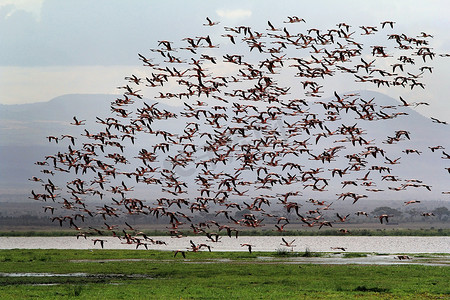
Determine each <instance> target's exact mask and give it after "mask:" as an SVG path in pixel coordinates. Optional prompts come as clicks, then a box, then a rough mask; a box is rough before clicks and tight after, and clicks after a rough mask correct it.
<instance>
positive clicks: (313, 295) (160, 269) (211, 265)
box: [0, 250, 450, 299]
mask: <svg viewBox="0 0 450 300" xmlns="http://www.w3.org/2000/svg"><path fill="white" fill-rule="evenodd" d="M301 254H302V253H300V254H299V255H301ZM276 255H277V253H259V252H258V253H253V254H250V253H244V252H242V253H237V252H234V253H233V252H228V253H214V252H211V253H209V252H199V253H188V256H187V259H183V258H182V257H180V256H177V257H175V258H174V257H173V253H172V252H164V251H133V250H94V251H90V250H81V251H80V250H76V251H75V250H0V262H1V263H0V273H13V272H15V273H21V272H27V273H57V274H60V275H59V276H38V274H35V275H34V276H27V277H25V276H5V275H0V295H1V296H2V298H3V299H25V298H31V297H33V298H35V297H39V298H43V299H55V298H67V297H80V298H82V299H136V298H138V299H142V298H145V299H149V298H150V299H230V298H232V299H236V298H239V299H261V298H263V299H299V298H301V299H321V298H322V299H349V298H354V297H358V298H366V299H375V298H376V299H379V298H404V299H408V298H409V299H420V298H423V299H433V298H439V297H442V298H446V297H450V286H449V285H448V282H449V280H450V268H449V267H431V266H419V265H396V266H361V265H314V264H301V265H299V264H285V263H280V262H281V261H282V258H278V260H279V261H278V262H274V261H271V260H264V259H260V258H258V257H261V256H272V257H276ZM205 262H207V263H205ZM81 273H83V274H81ZM61 274H66V275H70V276H63V275H61Z"/></svg>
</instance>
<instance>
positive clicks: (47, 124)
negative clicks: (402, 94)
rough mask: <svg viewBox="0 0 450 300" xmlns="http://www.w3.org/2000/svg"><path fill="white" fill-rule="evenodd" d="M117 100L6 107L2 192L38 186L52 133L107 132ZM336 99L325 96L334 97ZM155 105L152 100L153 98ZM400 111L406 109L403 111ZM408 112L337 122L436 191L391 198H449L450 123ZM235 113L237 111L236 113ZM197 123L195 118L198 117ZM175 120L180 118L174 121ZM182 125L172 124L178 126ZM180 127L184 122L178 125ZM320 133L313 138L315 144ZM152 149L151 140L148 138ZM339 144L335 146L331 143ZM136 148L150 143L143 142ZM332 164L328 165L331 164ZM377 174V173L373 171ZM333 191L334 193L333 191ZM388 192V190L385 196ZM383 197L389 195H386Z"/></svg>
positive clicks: (0, 131) (75, 98) (379, 98)
mask: <svg viewBox="0 0 450 300" xmlns="http://www.w3.org/2000/svg"><path fill="white" fill-rule="evenodd" d="M359 93H360V95H361V98H363V99H366V100H370V99H371V98H373V97H375V100H374V102H375V103H376V104H377V105H378V106H383V105H384V106H388V105H399V104H400V102H399V101H397V100H395V99H393V98H390V97H388V96H386V95H383V94H380V93H377V92H370V91H359ZM114 99H116V96H115V95H82V94H73V95H64V96H60V97H57V98H54V99H52V100H50V101H49V102H42V103H33V104H23V105H0V137H1V138H0V162H1V164H0V193H1V194H27V193H29V191H30V190H31V189H32V188H33V186H34V185H32V184H31V182H30V181H28V178H31V177H32V176H36V175H39V168H38V167H37V166H36V165H34V162H36V161H38V160H43V157H44V156H45V155H49V154H54V153H55V151H57V150H56V149H57V148H55V145H54V143H51V144H50V143H49V142H48V140H47V139H46V137H47V136H49V135H53V136H60V135H61V134H74V135H77V134H80V133H82V132H83V130H84V128H87V129H88V130H90V131H95V130H102V129H103V127H101V125H99V124H98V123H96V122H95V121H96V117H97V116H98V117H101V118H106V117H108V116H111V109H110V102H111V101H112V100H114ZM330 99H331V98H328V99H326V98H324V99H320V100H321V101H325V102H326V101H327V100H328V101H329V100H330ZM148 102H149V103H150V104H151V103H152V101H151V100H148ZM158 107H163V108H166V109H168V110H171V111H175V112H178V113H179V112H180V111H182V110H183V107H169V106H167V105H164V104H160V106H158ZM399 110H400V109H399ZM401 110H402V111H404V112H406V113H407V114H408V115H405V116H400V117H397V118H394V119H390V120H384V121H362V120H360V119H354V118H353V116H354V115H352V117H347V116H345V117H343V118H344V119H343V120H339V121H336V124H337V125H341V124H343V123H345V124H347V125H350V124H355V123H357V124H358V126H359V127H362V128H364V129H366V130H367V133H368V134H367V137H368V138H369V136H370V137H371V138H375V139H376V141H377V146H378V147H381V148H386V149H389V153H390V155H392V157H389V158H390V159H396V158H398V157H401V160H400V162H401V164H400V165H399V166H398V167H397V165H396V166H392V167H393V168H395V170H396V175H398V176H399V177H402V178H405V179H406V178H410V179H411V178H417V179H420V180H423V181H425V182H426V183H427V184H430V185H431V186H432V191H431V192H428V191H426V190H425V189H416V190H415V191H413V190H411V192H409V193H408V192H406V193H404V192H401V193H395V192H391V193H389V197H391V198H399V199H404V198H410V197H412V196H417V197H421V198H429V199H433V200H446V199H447V200H449V201H450V195H445V194H442V193H441V192H442V191H449V190H450V174H448V172H447V171H446V170H445V169H444V168H445V167H450V160H443V159H441V156H442V155H441V153H442V152H440V151H442V150H439V151H436V152H435V153H432V152H431V151H430V149H428V147H429V146H436V145H442V146H443V147H445V148H447V150H448V151H447V152H450V138H449V137H450V126H446V125H442V124H435V123H433V122H432V121H431V120H430V119H429V118H427V117H424V116H422V115H421V114H419V113H417V112H416V111H414V110H413V109H410V108H409V107H404V108H402V109H401ZM230 114H231V112H230ZM74 116H76V117H77V118H78V119H83V120H86V124H87V125H86V127H82V128H81V126H72V125H70V123H71V122H73V119H72V118H73V117H74ZM194 121H195V120H194ZM174 123H175V122H174ZM176 125H177V124H168V125H167V126H169V128H170V127H172V126H176ZM178 125H179V124H178ZM400 129H401V130H407V131H408V132H410V136H411V140H405V141H402V142H400V143H397V144H392V145H388V144H382V141H384V140H386V138H387V136H393V135H395V131H396V130H400ZM314 139H315V137H312V138H311V141H310V142H312V143H314ZM145 142H146V145H147V147H148V145H149V144H148V143H149V141H145ZM332 146H336V144H332V143H331V144H330V147H332ZM135 147H136V148H139V147H142V148H143V147H145V146H143V144H140V143H139V142H137V145H135ZM409 148H411V149H419V150H420V151H422V154H421V155H417V154H414V153H413V154H405V153H404V152H402V151H404V150H405V149H409ZM328 167H329V166H328V165H326V166H325V167H324V168H328ZM373 172H375V171H373ZM340 187H341V186H340V185H339V186H337V187H329V190H330V191H331V192H333V191H336V192H339V190H340ZM330 194H331V195H333V193H328V195H330ZM385 195H386V194H385ZM380 197H386V196H381V195H380Z"/></svg>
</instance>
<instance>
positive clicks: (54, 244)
mask: <svg viewBox="0 0 450 300" xmlns="http://www.w3.org/2000/svg"><path fill="white" fill-rule="evenodd" d="M152 238H153V239H155V240H161V241H165V242H166V243H167V245H152V244H151V243H149V244H148V249H156V250H177V249H187V248H190V240H192V241H193V242H194V243H195V244H199V243H206V244H208V245H210V246H211V247H212V251H247V247H241V244H244V243H248V244H252V245H253V250H254V251H269V252H270V251H276V250H277V249H280V248H284V249H287V250H291V248H288V247H285V246H282V245H281V243H282V240H281V236H242V237H239V238H237V239H236V238H229V237H222V238H221V239H220V240H219V242H217V243H214V242H211V240H209V239H208V238H206V237H205V236H193V237H183V238H171V237H168V236H162V237H152ZM102 239H104V240H106V242H105V243H104V248H105V249H136V245H135V244H134V245H133V244H131V245H130V244H125V243H123V241H122V240H119V239H118V238H115V237H102ZM284 239H285V240H286V241H288V242H290V241H292V240H294V239H295V242H294V244H295V247H294V248H293V250H294V251H305V250H306V249H308V250H309V251H312V252H332V251H334V250H332V248H334V247H343V248H346V251H347V252H369V253H371V252H375V253H386V254H393V253H450V237H416V236H285V237H284ZM16 248H17V249H101V246H100V245H99V243H97V244H96V245H94V243H93V241H92V238H88V239H76V237H0V249H16ZM139 249H140V250H145V248H144V247H142V246H141V247H139ZM335 251H337V252H341V250H335Z"/></svg>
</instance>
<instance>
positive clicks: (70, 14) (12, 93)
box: [0, 0, 450, 121]
mask: <svg viewBox="0 0 450 300" xmlns="http://www.w3.org/2000/svg"><path fill="white" fill-rule="evenodd" d="M449 11H450V1H446V0H442V1H438V0H435V1H413V0H405V1H403V0H399V1H392V0H391V1H357V0H354V1H353V0H341V1H332V0H330V1H326V0H322V1H320V0H318V1H278V2H276V3H275V2H274V1H261V0H257V1H243V0H241V1H140V0H131V1H118V0H97V1H91V0H76V1H72V0H65V1H61V0H0V90H1V91H2V93H1V94H0V104H23V103H33V102H44V101H49V100H51V99H52V98H54V97H57V96H60V95H64V94H73V93H101V94H119V93H121V91H120V90H118V89H117V87H118V86H122V85H123V84H124V77H125V76H129V75H130V74H134V73H138V74H139V73H140V72H141V73H142V72H143V69H142V64H141V62H140V61H139V60H138V56H137V53H146V54H149V53H150V52H149V49H150V48H154V47H156V46H157V43H158V42H157V41H159V40H171V41H181V39H182V38H184V37H187V36H197V35H201V34H204V33H205V30H206V28H204V27H205V26H202V24H204V23H205V22H206V17H209V18H211V19H212V20H214V21H219V22H220V24H219V26H220V28H221V29H222V31H223V27H224V26H229V27H232V26H239V25H245V26H251V27H252V28H253V27H254V28H259V30H260V31H262V30H264V29H265V28H266V27H267V21H268V20H270V21H271V22H272V23H276V24H283V23H282V22H283V21H285V20H287V16H293V15H295V16H298V17H300V18H304V19H305V20H306V24H305V26H306V27H305V28H321V29H327V28H331V27H335V26H336V24H337V23H340V22H345V23H348V24H352V25H353V26H354V27H355V28H357V27H358V26H361V25H365V26H370V25H373V26H380V22H382V21H387V20H391V21H395V22H396V23H395V31H396V32H397V33H405V34H407V35H408V36H416V35H417V34H420V32H426V33H428V34H432V35H433V36H434V38H433V39H432V47H433V51H434V52H436V53H450V35H449V34H448V29H449V28H450V18H449V17H448V12H449ZM215 30H216V29H215ZM217 30H219V29H217ZM155 55H156V54H155ZM433 65H434V66H435V68H434V69H433V73H432V74H430V76H428V77H427V79H424V80H425V84H426V90H424V91H418V90H416V89H415V90H414V91H408V90H406V91H402V92H404V93H406V96H407V97H414V99H415V100H417V101H419V100H420V101H427V102H429V103H430V104H431V105H430V106H429V107H420V108H418V110H419V112H420V113H422V114H424V115H426V116H434V117H437V118H440V119H442V120H446V121H450V117H449V115H450V114H449V112H450V101H449V100H448V95H449V94H450V85H449V84H448V75H449V74H450V58H436V59H435V62H433ZM352 88H354V87H352V86H349V90H351V89H352ZM380 91H381V92H384V91H383V90H382V89H381V90H380ZM394 96H396V95H395V92H394Z"/></svg>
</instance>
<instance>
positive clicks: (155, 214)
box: [30, 16, 450, 257]
mask: <svg viewBox="0 0 450 300" xmlns="http://www.w3.org/2000/svg"><path fill="white" fill-rule="evenodd" d="M218 24H219V22H215V21H211V20H210V19H209V18H207V23H205V24H203V26H205V30H211V31H210V34H205V35H204V36H192V37H186V38H184V39H182V40H181V41H180V42H179V43H180V44H181V45H177V44H176V43H175V42H172V41H168V40H161V41H158V43H157V47H156V48H154V49H151V52H153V53H154V55H153V57H152V58H149V56H148V55H145V54H141V53H139V54H138V56H139V60H140V61H141V62H142V64H143V66H144V68H143V69H144V71H143V72H145V74H147V75H144V76H140V75H138V74H133V75H130V76H127V77H125V80H126V83H125V84H124V85H123V86H121V87H119V89H120V90H123V94H122V95H121V96H120V97H118V98H117V99H115V100H113V101H112V102H111V115H110V116H108V117H103V116H98V117H97V119H96V123H98V124H99V126H102V128H103V129H102V130H100V131H98V132H93V131H92V130H91V129H89V128H87V126H88V120H81V119H78V118H77V117H73V122H71V123H70V124H71V125H72V126H75V127H76V128H80V134H79V135H78V136H77V135H69V134H64V135H62V136H48V137H47V138H48V141H49V142H51V143H57V144H58V147H62V148H61V150H60V151H58V152H57V153H56V154H54V155H48V156H45V159H44V160H43V161H39V162H36V164H37V165H39V166H41V167H42V170H41V172H42V173H43V174H44V175H43V176H46V178H39V177H33V178H31V179H30V180H31V181H35V182H36V183H37V184H39V185H40V186H41V190H42V191H41V192H35V191H34V190H32V192H31V194H32V195H31V197H30V198H32V199H34V200H37V201H42V202H47V203H49V204H48V205H47V203H46V205H45V206H44V209H45V211H48V212H49V213H51V214H52V216H51V220H52V222H55V221H56V222H58V223H59V224H60V225H61V226H64V225H67V226H68V227H70V228H73V229H74V230H76V231H77V237H84V238H87V237H89V236H92V241H93V243H94V245H96V244H97V243H98V245H99V246H101V247H102V248H103V247H104V242H105V239H104V238H101V236H102V235H106V233H107V232H112V234H113V235H114V236H116V237H118V238H119V239H120V240H121V241H122V242H124V243H127V244H133V245H136V248H138V247H140V246H142V247H145V248H147V245H149V244H159V245H163V244H165V243H164V242H162V241H159V240H156V239H153V238H151V237H148V236H147V235H146V234H145V233H144V232H142V231H139V230H138V229H135V225H130V224H128V223H126V222H125V224H120V221H121V216H127V215H142V216H146V217H147V218H149V219H150V218H160V219H161V218H164V219H165V220H167V223H168V225H170V227H168V228H169V231H170V235H171V236H172V237H174V238H176V237H181V236H183V234H182V231H185V232H186V231H190V232H192V233H194V234H196V235H203V236H205V243H202V244H195V243H194V242H193V241H192V240H191V241H190V245H188V246H187V247H186V249H182V250H177V251H176V252H175V253H174V255H175V256H176V255H177V254H178V253H180V254H181V255H182V256H184V257H185V255H186V251H193V252H196V251H201V250H202V249H207V250H209V251H211V248H213V247H212V246H211V244H214V243H217V242H226V238H227V237H226V236H225V237H222V234H221V233H222V232H223V233H225V232H226V235H227V236H228V237H229V238H233V237H234V236H235V237H236V238H237V237H238V232H239V231H241V230H242V228H247V229H254V228H259V227H261V226H265V225H266V224H267V225H268V224H271V225H272V226H274V230H277V231H281V232H282V231H284V230H285V229H286V227H288V226H289V225H290V224H292V223H294V222H295V221H297V222H301V223H302V224H303V225H304V226H307V227H317V228H318V229H321V228H322V227H324V226H325V227H333V226H334V225H336V224H339V226H343V224H345V222H346V221H347V220H348V219H349V218H367V217H368V216H369V214H368V213H367V212H364V211H361V210H357V211H351V209H350V210H349V211H345V212H344V211H342V212H336V213H332V214H331V216H330V215H326V214H325V213H326V212H327V211H329V210H332V209H333V208H330V206H331V205H332V204H333V203H334V201H331V202H330V201H326V200H323V198H324V197H323V196H322V195H324V194H326V195H328V197H330V193H327V191H328V188H329V187H330V186H331V185H334V186H337V187H338V188H340V189H341V190H342V192H341V193H338V194H335V193H334V194H333V195H331V197H334V198H335V201H348V200H347V199H350V201H351V203H352V204H353V205H355V206H357V205H358V204H359V203H360V202H363V201H370V200H369V198H370V197H371V195H373V194H374V193H376V192H382V191H384V189H382V188H380V187H379V184H380V183H381V182H382V183H389V184H390V185H391V186H389V187H388V190H390V191H392V192H393V191H397V192H401V191H405V190H411V189H425V190H430V189H431V185H429V184H426V183H424V182H423V181H422V180H421V179H413V178H400V177H399V176H397V175H395V171H396V168H397V165H398V164H401V162H400V159H401V157H398V158H396V157H395V158H394V157H392V156H391V154H390V153H389V147H390V146H392V145H393V144H395V145H397V146H398V145H401V143H402V142H403V141H407V140H410V139H412V138H413V136H414V133H412V132H408V131H407V130H404V129H403V128H392V131H391V132H387V133H386V137H385V139H383V140H379V139H375V138H371V137H370V136H369V135H370V134H369V132H368V131H367V130H366V129H365V128H363V126H362V125H361V124H363V125H364V124H369V123H370V122H386V121H387V120H391V119H395V118H407V115H408V113H407V112H405V108H408V109H411V108H415V107H417V106H420V105H428V103H426V102H410V101H409V100H405V99H404V98H403V97H400V101H399V103H398V105H384V106H383V105H380V104H378V103H377V100H376V99H375V98H372V99H364V98H363V97H362V96H361V94H360V93H357V92H352V93H350V92H347V93H344V92H337V91H335V92H334V93H333V95H332V96H331V97H330V98H329V99H328V100H323V98H322V95H323V94H324V92H325V88H324V86H326V85H327V84H328V83H329V82H330V80H331V81H332V80H334V78H335V77H336V76H341V77H346V78H348V79H349V80H351V81H356V82H362V83H364V84H365V86H367V85H370V86H373V87H385V88H386V87H389V88H401V87H402V88H405V89H410V90H414V89H423V88H425V85H424V83H423V82H422V81H421V78H423V76H426V75H427V74H429V73H431V72H432V70H433V66H431V65H430V64H431V62H432V60H433V59H434V58H435V57H436V56H437V55H439V56H441V57H448V56H449V55H448V54H436V53H435V52H433V49H432V48H431V47H430V46H429V44H430V42H431V41H432V38H433V37H432V36H431V35H429V34H427V33H425V32H422V33H420V34H419V35H416V36H407V35H405V34H401V33H394V32H395V26H394V25H395V22H392V21H386V22H382V23H380V25H378V26H359V27H356V28H354V27H352V26H351V25H348V24H345V23H339V24H337V25H336V26H335V27H334V28H331V29H327V30H320V29H317V28H308V26H307V23H306V21H305V20H303V19H301V18H298V17H296V16H292V17H288V18H287V20H285V21H283V24H281V25H273V24H272V23H271V22H267V27H266V28H265V29H262V30H260V31H256V30H254V29H253V28H250V27H246V26H238V27H224V28H219V26H217V25H218ZM209 28H211V29H209ZM366 36H368V37H371V36H375V37H376V41H377V43H380V41H384V42H382V43H386V45H384V44H383V45H380V44H377V45H371V46H367V45H365V44H364V43H362V42H361V41H360V40H361V39H366V38H368V37H366ZM386 36H387V39H386ZM219 39H220V42H221V43H223V46H222V47H220V45H219V44H218V43H217V42H218V40H219ZM143 89H148V90H149V93H150V94H151V95H152V96H149V97H147V96H145V95H144V93H143ZM148 98H153V99H154V100H149V99H148ZM155 100H156V101H162V102H164V103H174V106H167V105H165V104H161V103H158V102H155ZM161 106H163V107H161ZM171 107H172V108H173V110H172V111H171V110H170V108H171ZM180 107H181V108H180ZM430 122H434V123H437V124H436V125H434V126H446V125H447V123H446V122H445V121H441V120H438V119H436V118H432V119H431V120H430ZM75 127H74V128H75ZM136 149H137V150H136ZM133 151H135V152H133ZM423 151H432V152H433V153H434V155H435V156H436V158H437V159H442V160H443V162H445V161H448V159H450V155H449V154H448V153H446V152H445V151H446V150H445V147H444V146H442V145H430V146H429V149H403V153H404V156H416V157H417V158H420V154H421V153H422V152H423ZM446 169H447V170H448V171H449V173H450V168H446ZM67 178H69V180H66V179H67ZM190 178H191V179H192V180H191V179H190ZM60 182H61V183H60ZM138 185H139V186H140V187H142V189H141V191H142V190H144V191H145V195H146V196H145V197H140V198H138V197H137V196H136V193H137V190H138V189H137V188H135V186H138ZM361 190H362V191H363V192H361ZM305 192H313V193H317V194H316V195H318V196H317V197H315V198H317V199H313V198H309V199H306V198H307V197H305V196H304V195H303V193H305ZM442 193H444V194H445V193H449V192H446V191H442ZM362 199H363V200H362ZM99 201H100V203H102V204H101V205H99V204H98V203H99ZM418 202H420V201H418V200H411V201H407V202H405V205H412V204H414V203H418ZM270 205H278V206H280V207H281V210H280V211H281V212H280V213H269V211H268V208H269V206H270ZM308 205H309V206H311V205H312V206H313V207H314V209H307V208H306V207H308ZM349 207H353V206H352V205H349ZM422 215H423V216H424V217H433V213H430V212H423V213H422ZM371 217H374V218H377V219H378V220H379V221H380V222H381V223H382V224H383V222H384V223H386V222H388V221H389V218H393V217H394V218H395V216H393V215H387V214H381V215H377V216H371ZM93 218H103V220H102V223H103V224H104V226H103V225H102V226H100V227H93V226H89V227H87V228H86V226H83V223H84V222H85V221H86V220H88V219H93ZM204 218H206V220H205V219H204ZM122 222H123V219H122ZM339 230H340V232H342V233H343V234H345V233H348V230H347V229H343V228H341V229H339ZM99 236H100V237H99ZM207 243H209V244H207ZM293 243H294V241H290V242H288V241H286V240H285V239H284V238H282V243H281V244H280V245H282V246H285V247H291V248H292V247H294V246H295V245H294V244H293ZM241 246H242V247H246V248H247V249H248V251H249V252H251V251H252V250H253V248H254V247H253V245H251V244H249V243H243V244H241ZM336 249H338V250H339V249H340V250H343V251H345V248H342V247H336Z"/></svg>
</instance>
